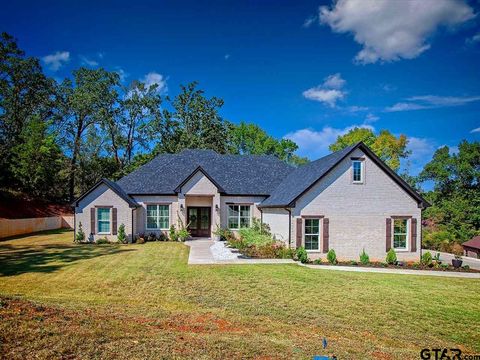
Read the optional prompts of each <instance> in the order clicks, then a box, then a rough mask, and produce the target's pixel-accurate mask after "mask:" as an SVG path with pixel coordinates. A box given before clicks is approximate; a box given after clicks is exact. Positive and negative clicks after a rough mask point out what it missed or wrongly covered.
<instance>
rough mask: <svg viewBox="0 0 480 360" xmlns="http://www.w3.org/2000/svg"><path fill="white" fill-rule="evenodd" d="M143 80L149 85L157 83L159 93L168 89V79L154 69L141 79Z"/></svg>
mask: <svg viewBox="0 0 480 360" xmlns="http://www.w3.org/2000/svg"><path fill="white" fill-rule="evenodd" d="M141 81H142V82H144V83H145V85H146V86H147V87H149V86H152V85H155V84H156V85H157V92H158V93H159V94H163V93H166V92H167V90H168V87H167V79H166V78H165V77H164V76H163V75H162V74H159V73H156V72H154V71H152V72H149V73H148V74H147V75H145V77H144V78H143V79H141Z"/></svg>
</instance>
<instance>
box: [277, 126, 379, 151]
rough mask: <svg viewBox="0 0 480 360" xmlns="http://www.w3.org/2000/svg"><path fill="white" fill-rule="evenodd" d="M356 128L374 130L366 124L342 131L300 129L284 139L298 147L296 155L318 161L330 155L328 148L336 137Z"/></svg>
mask: <svg viewBox="0 0 480 360" xmlns="http://www.w3.org/2000/svg"><path fill="white" fill-rule="evenodd" d="M356 127H357V128H367V129H371V130H375V128H374V127H373V126H370V125H366V124H361V125H352V126H348V127H346V128H343V129H337V128H333V127H330V126H325V127H324V128H323V129H322V130H319V131H317V130H314V129H311V128H307V129H300V130H297V131H294V132H290V133H288V134H287V135H285V136H284V138H285V139H290V140H292V141H294V142H295V143H296V144H297V145H298V153H299V154H300V155H301V156H307V157H308V158H310V159H318V158H320V157H322V156H325V155H327V154H329V153H330V150H329V149H328V147H329V146H330V145H331V144H333V143H334V142H335V141H336V140H337V137H338V136H341V135H345V134H346V133H347V132H349V131H350V130H352V129H354V128H356Z"/></svg>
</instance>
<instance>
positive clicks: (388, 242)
mask: <svg viewBox="0 0 480 360" xmlns="http://www.w3.org/2000/svg"><path fill="white" fill-rule="evenodd" d="M385 226H386V236H385V245H386V246H385V249H386V251H387V252H388V250H390V248H391V247H392V219H390V218H387V219H386V221H385Z"/></svg>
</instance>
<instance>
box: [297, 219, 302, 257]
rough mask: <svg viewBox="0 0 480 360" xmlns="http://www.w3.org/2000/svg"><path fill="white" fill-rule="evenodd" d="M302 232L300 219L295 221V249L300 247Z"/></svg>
mask: <svg viewBox="0 0 480 360" xmlns="http://www.w3.org/2000/svg"><path fill="white" fill-rule="evenodd" d="M302 230H303V223H302V218H298V219H297V249H298V248H299V247H300V246H302V237H303V235H302Z"/></svg>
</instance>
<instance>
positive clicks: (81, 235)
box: [75, 222, 85, 242]
mask: <svg viewBox="0 0 480 360" xmlns="http://www.w3.org/2000/svg"><path fill="white" fill-rule="evenodd" d="M84 240H85V233H84V232H83V227H82V222H80V223H79V224H78V231H77V235H75V241H76V242H82V241H84Z"/></svg>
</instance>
